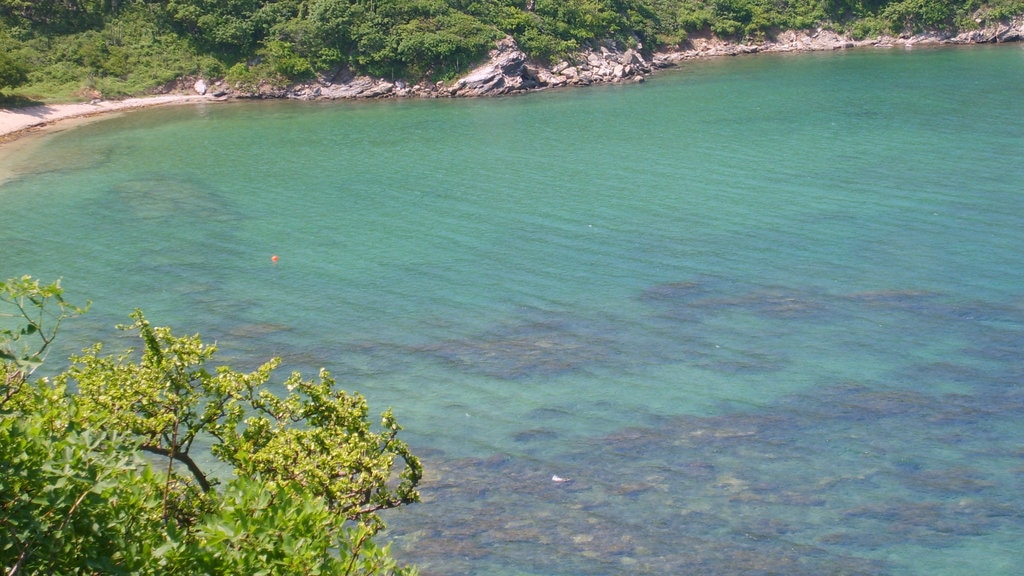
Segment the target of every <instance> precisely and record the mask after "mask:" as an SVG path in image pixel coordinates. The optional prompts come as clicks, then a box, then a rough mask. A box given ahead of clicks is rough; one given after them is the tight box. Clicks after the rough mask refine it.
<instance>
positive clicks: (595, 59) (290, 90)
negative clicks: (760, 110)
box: [193, 18, 1024, 100]
mask: <svg viewBox="0 0 1024 576" xmlns="http://www.w3.org/2000/svg"><path fill="white" fill-rule="evenodd" d="M979 23H980V22H979ZM1020 41H1024V18H1018V19H1015V20H1013V21H1010V22H1006V23H1000V24H995V25H992V26H989V27H986V28H982V29H978V30H971V31H967V32H962V33H959V34H943V33H940V32H930V33H923V34H914V35H909V34H908V35H905V36H899V37H891V36H882V37H879V38H873V39H870V40H855V39H853V38H850V37H848V36H843V35H841V34H839V33H837V32H834V31H832V30H825V29H820V28H819V29H817V30H799V31H797V30H791V31H786V32H781V33H779V34H778V35H777V36H775V37H774V38H770V39H767V40H764V41H762V42H759V43H757V44H737V43H733V42H730V41H727V40H722V39H720V38H717V37H715V36H714V35H698V36H693V37H691V38H689V39H687V41H686V42H684V43H683V44H681V45H679V46H677V47H676V48H675V49H673V50H671V51H667V52H660V53H655V54H653V55H651V56H650V57H647V56H645V54H644V52H643V51H642V47H641V46H637V47H636V48H628V49H621V48H619V47H618V46H617V45H616V44H615V43H614V42H608V43H604V44H602V45H598V46H596V47H588V48H586V49H584V50H583V51H581V52H579V53H578V54H576V55H575V56H574V57H572V58H569V59H566V60H563V61H561V62H558V63H557V64H554V65H552V66H550V67H547V66H541V65H539V64H537V63H535V62H531V61H530V59H529V58H528V57H527V55H526V54H525V53H524V52H523V51H522V50H520V49H519V46H518V45H517V44H516V41H515V40H514V39H513V38H512V37H511V36H509V37H506V38H503V39H502V40H499V41H498V42H497V43H496V44H495V48H494V49H493V50H491V51H490V53H489V58H488V60H487V62H486V63H484V64H482V65H481V66H479V67H477V68H475V69H474V70H472V71H471V72H469V73H468V74H467V75H466V76H464V77H462V78H460V79H458V80H456V81H455V82H454V83H450V84H446V83H444V82H437V83H419V84H408V83H406V82H404V81H401V80H386V79H383V78H372V77H369V76H356V75H353V74H352V73H351V72H350V71H349V70H347V69H339V70H335V71H332V72H330V73H328V74H323V75H321V76H319V77H318V78H316V79H315V80H312V81H309V82H304V83H301V84H296V85H293V86H290V87H287V88H281V87H277V86H269V85H261V86H257V87H255V88H250V89H244V90H243V89H240V88H237V87H236V88H234V89H229V88H227V87H226V86H225V85H223V84H222V83H221V82H217V83H215V86H217V90H216V92H215V93H214V96H215V97H231V98H294V99H301V100H336V99H357V98H360V99H362V98H467V97H469V98H472V97H484V96H504V95H508V94H516V93H521V92H529V91H533V90H541V89H547V88H558V87H562V86H588V85H591V84H607V83H617V82H643V81H644V79H645V78H646V77H647V76H649V75H650V74H651V73H652V71H653V70H654V69H657V68H666V67H670V66H675V65H676V64H678V63H679V62H681V61H685V60H693V59H697V58H708V57H716V56H737V55H741V54H754V53H760V52H801V51H826V50H842V49H848V48H857V47H862V46H876V47H893V46H904V47H908V48H909V47H912V46H915V45H918V44H982V43H996V42H1020ZM200 82H202V84H200ZM200 82H196V84H195V85H194V86H193V89H194V90H195V91H196V92H200V93H202V92H201V89H203V90H205V89H207V86H206V83H205V82H203V81H201V80H200Z"/></svg>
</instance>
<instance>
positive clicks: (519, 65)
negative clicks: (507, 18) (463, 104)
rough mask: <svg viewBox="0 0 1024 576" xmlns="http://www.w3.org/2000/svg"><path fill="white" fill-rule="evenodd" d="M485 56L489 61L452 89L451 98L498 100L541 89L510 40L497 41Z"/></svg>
mask: <svg viewBox="0 0 1024 576" xmlns="http://www.w3.org/2000/svg"><path fill="white" fill-rule="evenodd" d="M489 56H490V60H488V62H487V63H486V64H484V65H482V66H480V67H478V68H476V69H475V70H473V71H472V72H470V73H469V74H468V75H466V76H465V77H463V78H461V79H459V80H458V81H457V82H456V83H455V85H454V86H452V88H451V94H452V96H500V95H502V94H510V93H512V92H521V91H524V90H529V89H531V88H537V87H539V86H542V85H543V84H542V83H541V81H540V79H539V78H538V77H537V75H536V74H535V73H534V71H532V70H531V69H530V67H529V66H527V63H528V58H527V57H526V54H525V53H524V52H523V51H522V50H520V49H519V46H518V45H517V44H516V41H515V40H513V39H512V37H511V36H508V37H506V38H504V39H502V40H500V41H498V43H497V47H496V48H495V49H494V50H491V52H490V54H489Z"/></svg>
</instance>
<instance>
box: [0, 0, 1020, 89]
mask: <svg viewBox="0 0 1024 576" xmlns="http://www.w3.org/2000/svg"><path fill="white" fill-rule="evenodd" d="M1021 13H1024V0H990V1H988V2H985V3H983V2H982V0H0V54H2V55H3V57H2V58H0V88H3V87H4V86H16V85H19V84H24V83H27V86H26V88H24V91H26V92H27V93H30V94H31V93H38V94H40V95H63V96H65V97H67V96H71V95H74V94H76V93H79V95H84V92H82V90H83V89H84V90H85V92H89V91H97V92H101V93H103V94H105V95H108V96H116V95H120V94H127V93H137V92H141V91H144V90H146V89H149V88H152V87H154V86H157V85H160V84H163V83H166V82H170V81H171V80H174V79H175V78H178V77H181V76H186V75H205V76H208V77H220V76H225V75H226V76H227V77H228V78H229V79H232V80H234V81H236V82H252V81H255V80H268V79H269V80H271V81H278V82H288V81H294V80H300V79H303V78H308V77H311V76H313V75H314V74H315V73H317V72H322V71H328V70H332V69H335V68H337V67H340V66H348V67H350V68H351V69H353V70H354V71H356V72H360V73H368V74H371V75H375V76H381V77H392V78H404V79H407V80H413V81H417V80H421V79H428V78H429V79H446V78H451V77H453V76H454V75H456V74H457V73H459V72H460V71H464V70H465V69H466V68H467V67H468V66H470V65H472V64H474V63H476V62H477V61H479V60H480V59H481V58H482V57H483V56H484V55H485V54H486V52H487V50H488V49H489V48H490V47H491V46H492V45H493V42H494V40H496V39H498V38H501V37H504V36H505V35H511V36H513V37H514V38H515V39H516V40H517V41H518V43H519V45H520V46H521V47H522V48H523V49H524V51H526V52H527V53H528V54H529V55H530V56H532V57H534V58H537V59H542V60H543V59H551V58H556V57H559V56H561V55H564V54H567V53H570V52H573V51H575V50H577V49H579V48H580V47H581V46H582V45H584V44H586V43H588V42H592V41H614V42H617V43H619V44H620V45H629V46H636V45H642V46H643V47H645V48H654V47H657V46H663V45H672V44H676V43H679V42H681V41H683V40H684V39H686V38H687V37H688V36H690V35H693V34H695V33H714V34H716V35H719V36H722V37H728V38H732V39H753V40H757V39H760V38H763V37H765V36H766V35H769V34H771V33H772V32H774V31H778V30H783V29H804V28H811V27H816V26H826V27H831V28H834V29H838V30H841V31H844V32H849V33H851V34H853V35H855V36H860V37H863V36H867V35H875V34H881V33H902V32H907V31H909V32H916V31H921V30H924V29H942V28H947V29H948V28H953V27H956V28H973V27H976V26H977V25H979V24H983V23H985V22H987V21H993V20H998V19H1001V18H1006V17H1008V16H1011V15H1017V14H1021ZM26 71H27V74H25V72H26Z"/></svg>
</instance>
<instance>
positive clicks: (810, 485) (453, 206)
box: [0, 46, 1024, 575]
mask: <svg viewBox="0 0 1024 576" xmlns="http://www.w3.org/2000/svg"><path fill="white" fill-rule="evenodd" d="M1022 94H1024V50H1022V49H1021V47H1020V46H1000V47H977V48H972V49H941V50H919V49H915V50H913V51H903V50H877V51H875V50H869V51H854V52H839V53H830V54H810V55H789V56H759V57H756V58H735V59H724V60H716V61H708V62H698V63H692V64H686V65H684V66H683V67H682V68H681V69H680V70H679V71H676V72H666V73H662V74H659V75H658V76H656V77H655V78H654V79H653V80H651V81H649V82H647V83H646V84H643V85H640V86H629V87H614V86H610V87H599V88H591V89H581V90H571V91H552V92H546V93H539V94H534V95H530V96H527V97H517V98H508V99H496V100H469V101H455V102H452V101H400V102H374V103H359V104H353V103H299V102H271V103H246V104H234V105H210V106H197V107H178V108H165V109H155V110H147V111H143V112H138V113H132V114H128V115H124V116H120V117H116V118H111V119H107V120H104V121H102V122H97V123H93V124H90V125H87V126H83V127H79V128H76V129H74V130H69V131H65V132H60V133H56V134H52V135H48V136H45V137H43V138H42V139H39V140H37V141H34V142H31V146H29V145H28V144H29V143H25V144H22V143H19V145H18V146H19V147H20V148H19V149H21V148H23V149H24V152H22V153H20V154H19V153H18V152H19V150H15V151H14V153H13V154H12V155H11V156H10V157H8V158H7V159H6V160H5V162H6V163H7V164H8V168H9V169H12V170H14V171H15V172H16V173H17V174H18V175H17V176H16V177H15V178H13V179H11V180H8V181H7V182H6V183H4V184H2V185H0V202H2V204H3V211H2V213H0V246H2V248H0V250H2V252H0V275H2V276H3V277H10V276H14V275H20V274H26V273H27V274H33V275H37V276H40V277H43V278H52V277H56V276H61V277H63V282H64V285H65V287H66V288H67V290H68V294H69V296H70V297H71V298H72V300H84V299H86V298H88V299H91V300H93V301H94V307H93V310H92V311H91V312H90V313H89V315H88V316H86V317H84V318H82V319H80V320H77V321H75V323H74V324H73V325H69V326H68V327H67V330H66V332H65V333H64V335H63V337H64V342H63V345H64V348H63V349H61V350H60V351H58V352H55V353H54V355H53V356H51V360H52V365H51V369H58V368H59V362H57V360H56V359H59V358H63V357H66V355H67V353H69V352H71V351H74V350H77V349H80V348H81V347H83V346H85V345H86V344H88V343H91V342H93V341H95V340H97V339H102V340H105V341H107V342H108V346H110V347H111V348H112V349H116V347H117V346H118V345H121V344H125V343H122V342H119V341H118V335H117V334H116V331H115V330H114V329H113V326H114V325H115V324H117V323H119V322H123V321H124V320H126V318H127V314H128V313H129V312H130V311H131V310H132V309H133V308H135V307H143V308H144V310H145V311H146V313H147V316H148V317H149V318H150V320H151V321H153V322H154V323H157V324H165V325H171V326H173V327H174V328H175V329H176V330H177V331H179V332H182V333H185V332H189V333H193V332H200V333H202V334H203V336H204V337H205V338H206V339H207V340H210V341H216V342H217V343H218V345H219V347H220V350H221V352H220V354H219V356H220V360H221V361H222V362H224V363H228V364H231V365H233V366H236V367H239V368H251V367H253V366H254V365H256V364H257V363H258V362H260V361H261V360H264V359H266V358H267V357H269V356H272V355H280V356H282V357H283V358H284V360H285V366H284V368H283V370H282V376H281V377H282V378H283V377H284V374H285V373H287V372H289V371H291V370H301V371H303V372H306V373H309V374H311V375H312V374H313V373H315V370H316V369H317V368H319V367H321V366H323V367H326V368H328V369H329V370H330V371H331V372H332V373H333V374H334V375H335V376H336V377H337V378H338V379H339V380H340V381H341V382H343V383H344V385H345V387H346V388H348V389H350V390H357V391H359V392H362V393H363V394H365V395H366V396H367V397H368V398H369V400H370V402H371V406H375V407H376V408H377V409H378V410H383V409H384V408H385V407H387V406H391V407H393V408H394V411H395V414H396V415H397V417H398V419H399V421H400V422H402V423H403V424H404V425H405V427H406V438H407V439H408V440H409V442H410V443H411V444H412V445H413V447H414V450H415V451H416V452H417V453H418V454H421V455H422V456H423V459H424V462H425V464H426V466H427V468H428V473H427V479H426V481H425V482H424V484H423V486H422V494H423V499H424V502H423V503H421V504H418V505H415V506H412V507H409V508H407V509H403V510H398V511H394V512H393V513H390V514H389V516H388V522H389V527H390V532H389V538H391V540H392V541H393V542H394V550H395V552H396V554H397V555H398V556H399V557H400V558H402V559H403V560H406V561H409V562H414V563H416V564H418V565H420V566H421V569H422V572H423V573H424V574H488V575H490V574H495V575H505V574H508V575H511V574H515V575H527V574H536V575H555V574H558V575H603V574H623V573H631V574H737V573H759V574H760V573H763V574H768V573H777V574H840V573H842V574H928V575H934V574H965V573H984V574H1019V573H1022V572H1024V555H1021V554H1020V544H1019V543H1020V542H1021V541H1022V538H1024V507H1022V506H1021V503H1020V496H1019V495H1020V494H1021V493H1024V440H1022V438H1024V388H1022V380H1024V362H1022V359H1021V357H1022V354H1021V353H1022V350H1024V137H1022V136H1021V135H1022V134H1024V98H1021V95H1022ZM272 255H277V256H278V261H277V262H276V263H274V262H272V261H271V256H272ZM554 476H558V477H561V478H569V479H571V481H570V482H553V481H552V478H553V477H554Z"/></svg>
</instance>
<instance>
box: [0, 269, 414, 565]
mask: <svg viewBox="0 0 1024 576" xmlns="http://www.w3.org/2000/svg"><path fill="white" fill-rule="evenodd" d="M82 312H84V308H79V307H75V306H73V305H70V304H69V303H67V302H66V301H65V300H64V299H63V291H62V289H61V288H60V285H59V284H56V283H54V284H50V285H41V284H40V283H39V282H38V280H34V279H32V278H29V277H23V278H18V279H12V280H9V281H7V282H0V567H2V570H3V573H4V574H6V575H7V576H14V575H16V574H19V575H20V574H100V573H102V574H143V575H145V574H153V575H157V574H185V575H188V574H196V575H199V574H268V575H270V574H280V575H282V576H283V575H289V576H290V575H293V574H342V575H352V574H406V573H410V572H411V570H410V569H408V568H404V567H400V566H398V565H397V563H396V562H395V560H394V559H393V558H391V556H390V554H389V553H388V550H387V549H386V548H380V547H378V546H376V545H375V544H374V543H373V541H372V537H373V536H374V534H376V533H377V532H378V531H379V530H380V529H381V528H382V526H383V524H382V523H381V521H380V518H379V517H378V515H377V513H378V512H379V511H380V510H383V509H388V508H394V507H397V506H401V505H404V504H407V503H411V502H415V501H417V500H418V494H417V492H416V485H417V483H418V482H419V478H420V475H421V468H420V464H419V461H418V460H417V459H416V457H415V456H413V455H412V454H411V453H410V452H409V450H408V447H407V446H406V445H405V443H404V442H402V441H401V440H399V439H398V437H397V434H398V431H399V430H400V429H401V428H400V427H399V426H398V424H397V422H396V421H395V419H394V417H393V416H392V415H391V413H390V411H388V412H385V413H384V414H383V415H382V417H381V421H380V425H379V427H373V426H371V424H370V421H369V419H368V408H367V405H366V401H365V400H364V399H363V398H362V397H361V396H359V395H355V394H349V393H346V392H344V391H342V390H339V389H338V388H337V386H336V383H335V382H334V380H332V379H331V378H330V376H329V375H328V374H326V373H321V374H320V377H319V378H317V379H314V380H306V379H303V378H302V377H301V376H300V375H298V374H293V375H292V376H291V377H290V378H288V379H287V380H286V381H285V382H284V383H283V385H282V386H281V387H274V386H270V385H268V381H269V379H270V378H271V375H272V372H273V370H274V368H276V367H277V365H278V361H277V360H272V361H270V362H268V363H267V364H264V365H263V366H261V367H259V368H258V369H256V370H255V371H253V372H251V373H242V372H238V371H236V370H233V369H231V368H229V367H223V366H222V367H218V368H216V369H215V370H214V371H209V370H208V369H207V365H208V364H209V361H210V360H211V359H212V357H213V354H214V352H215V348H214V347H213V346H208V345H206V344H204V343H203V342H202V341H201V340H200V338H199V337H198V336H182V337H179V336H175V335H173V334H172V333H171V331H170V330H169V329H168V328H159V327H153V326H151V325H150V324H149V322H148V321H147V320H146V318H145V317H144V316H143V314H142V313H141V312H138V311H136V312H135V313H133V314H132V319H133V320H134V323H132V324H130V325H127V326H124V327H123V329H124V330H126V331H128V332H131V333H134V334H135V335H137V336H138V337H139V338H140V340H141V350H140V351H139V352H138V353H135V352H133V351H131V350H129V351H126V352H124V353H121V354H119V355H116V356H104V355H102V354H101V351H102V346H100V345H96V346H94V347H92V348H90V349H89V350H86V351H85V352H84V353H83V354H82V355H80V356H77V357H75V358H72V365H71V367H70V368H69V369H68V370H67V371H66V372H64V373H62V374H60V375H59V376H58V377H56V378H54V379H53V380H52V381H50V380H47V379H39V380H33V379H32V372H33V370H34V369H35V368H36V367H37V366H39V365H40V363H41V362H42V360H43V356H44V355H45V352H46V350H47V349H48V348H49V344H50V342H52V340H53V338H54V337H55V336H56V334H57V332H58V330H59V326H60V324H61V322H63V321H64V320H66V319H68V318H71V317H74V316H76V315H78V314H80V313H82ZM275 389H276V390H280V392H283V393H280V392H275V391H274V390H275ZM196 446H203V447H204V448H202V449H199V450H198V452H200V454H197V453H196V452H197V449H196ZM214 470H216V471H217V472H216V473H214Z"/></svg>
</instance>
